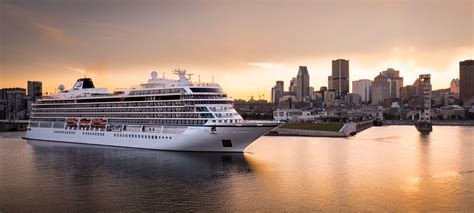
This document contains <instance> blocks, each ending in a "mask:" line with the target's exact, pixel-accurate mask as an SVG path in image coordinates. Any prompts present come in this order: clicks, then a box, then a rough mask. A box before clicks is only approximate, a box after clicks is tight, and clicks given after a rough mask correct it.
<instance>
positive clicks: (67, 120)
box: [66, 118, 77, 126]
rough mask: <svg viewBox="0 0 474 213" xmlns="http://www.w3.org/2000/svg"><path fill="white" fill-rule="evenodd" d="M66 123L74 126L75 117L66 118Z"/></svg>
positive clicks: (75, 123) (75, 122)
mask: <svg viewBox="0 0 474 213" xmlns="http://www.w3.org/2000/svg"><path fill="white" fill-rule="evenodd" d="M66 125H68V126H76V125H77V119H76V118H67V119H66Z"/></svg>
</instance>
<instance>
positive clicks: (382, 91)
mask: <svg viewBox="0 0 474 213" xmlns="http://www.w3.org/2000/svg"><path fill="white" fill-rule="evenodd" d="M387 98H390V81H389V79H388V78H387V76H385V75H383V74H382V73H380V74H379V75H378V76H377V77H375V78H374V82H373V83H372V98H371V99H372V104H376V105H378V104H381V103H382V102H383V100H385V99H387Z"/></svg>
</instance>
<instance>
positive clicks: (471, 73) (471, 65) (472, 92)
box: [459, 60, 474, 105]
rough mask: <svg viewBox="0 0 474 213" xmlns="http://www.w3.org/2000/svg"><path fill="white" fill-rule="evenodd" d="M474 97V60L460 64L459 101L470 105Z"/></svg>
mask: <svg viewBox="0 0 474 213" xmlns="http://www.w3.org/2000/svg"><path fill="white" fill-rule="evenodd" d="M473 97H474V60H465V61H461V62H459V99H461V101H463V103H464V105H468V104H469V102H471V101H474V100H472V99H473Z"/></svg>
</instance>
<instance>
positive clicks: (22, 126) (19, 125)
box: [0, 120, 28, 132]
mask: <svg viewBox="0 0 474 213" xmlns="http://www.w3.org/2000/svg"><path fill="white" fill-rule="evenodd" d="M27 127H28V121H4V120H0V132H7V131H26V128H27Z"/></svg>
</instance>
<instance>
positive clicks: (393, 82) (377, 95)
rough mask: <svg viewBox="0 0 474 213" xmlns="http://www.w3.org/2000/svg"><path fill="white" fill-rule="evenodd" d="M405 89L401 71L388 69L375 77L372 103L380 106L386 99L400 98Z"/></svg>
mask: <svg viewBox="0 0 474 213" xmlns="http://www.w3.org/2000/svg"><path fill="white" fill-rule="evenodd" d="M402 87H403V77H400V71H398V70H395V69H393V68H388V69H387V70H385V71H382V72H380V74H379V75H378V76H377V77H375V79H374V82H373V83H372V103H373V104H379V103H381V102H383V100H385V99H395V98H400V97H401V95H400V91H401V88H402Z"/></svg>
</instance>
